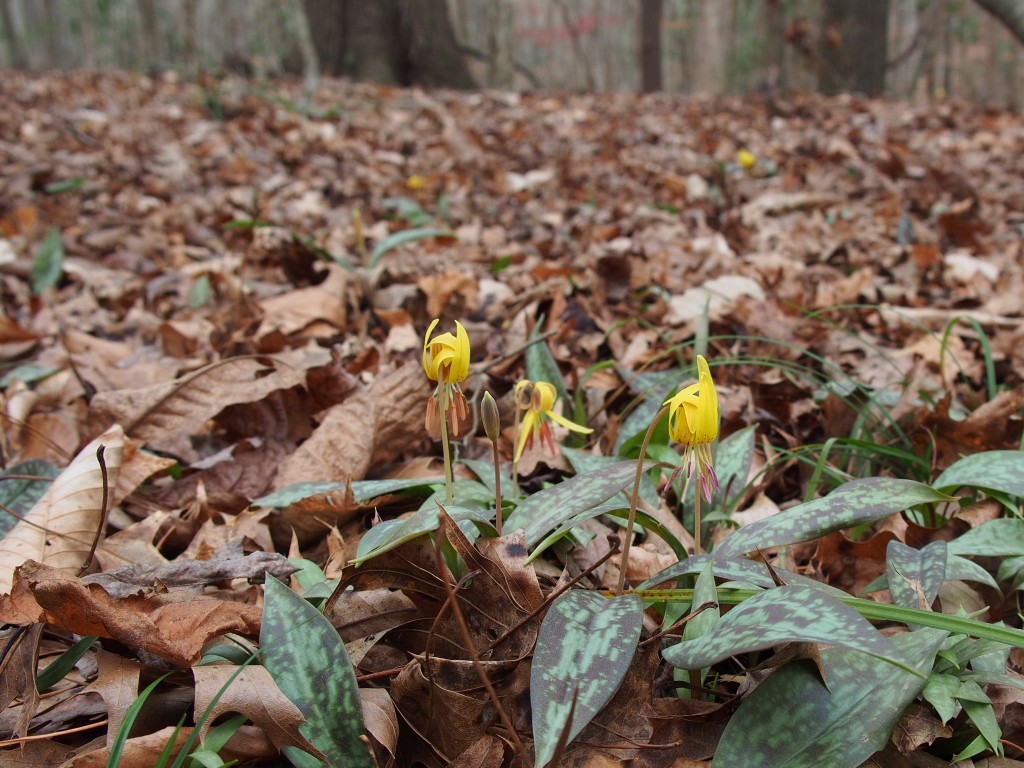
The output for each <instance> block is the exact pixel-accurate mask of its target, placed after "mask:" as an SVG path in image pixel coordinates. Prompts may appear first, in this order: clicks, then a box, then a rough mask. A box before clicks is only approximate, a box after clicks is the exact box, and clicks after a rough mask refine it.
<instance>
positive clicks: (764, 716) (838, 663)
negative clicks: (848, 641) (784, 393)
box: [712, 629, 946, 768]
mask: <svg viewBox="0 0 1024 768" xmlns="http://www.w3.org/2000/svg"><path fill="white" fill-rule="evenodd" d="M945 637H946V633H945V632H943V631H941V630H934V629H925V630H918V631H916V632H908V633H906V634H903V635H898V636H896V637H894V638H892V641H891V642H892V652H893V653H894V654H895V655H896V656H897V657H898V658H899V659H900V661H901V664H902V665H904V666H906V667H909V668H911V669H914V670H916V671H917V672H918V673H919V674H920V675H921V676H920V677H919V676H918V675H915V674H912V673H911V672H909V671H904V670H903V669H898V668H896V667H894V666H893V665H891V664H887V663H885V662H884V661H880V660H878V659H876V658H874V657H872V656H868V655H865V654H863V653H856V652H851V651H849V650H847V649H845V648H830V649H826V650H824V651H822V653H821V662H822V667H823V669H824V671H825V678H826V680H827V681H828V687H827V688H826V687H825V686H824V685H823V684H822V682H821V677H820V676H819V674H818V672H817V670H816V669H815V667H814V665H813V664H812V663H810V662H809V661H799V662H795V663H791V664H787V665H786V666H784V667H782V668H781V669H779V670H777V671H776V672H774V673H773V674H772V675H770V676H769V677H768V679H767V680H765V681H764V682H762V683H761V684H760V685H758V687H757V688H755V689H754V691H753V693H751V694H750V695H749V696H748V697H747V698H746V699H745V700H744V701H743V703H742V704H741V705H740V708H739V709H738V710H737V711H736V713H735V714H734V715H733V716H732V718H731V719H730V720H729V724H728V726H726V729H725V733H723V734H722V739H721V741H720V742H719V744H718V749H717V751H716V753H715V759H714V762H712V766H713V768H820V767H821V766H825V765H827V766H829V768H856V766H859V765H861V764H862V763H863V762H864V761H865V760H867V759H868V757H870V756H871V755H872V754H873V753H874V752H876V751H878V750H879V749H882V748H884V747H885V744H886V742H888V740H889V736H890V735H891V734H892V731H893V728H894V727H895V726H896V722H897V721H898V720H899V717H900V715H901V714H902V712H903V710H904V709H905V708H906V706H907V705H908V704H909V703H910V702H912V701H913V700H914V699H915V698H916V697H917V695H918V694H919V693H920V692H921V689H922V688H923V687H924V683H925V680H924V677H923V676H924V675H926V674H927V673H928V671H929V670H930V669H931V666H932V662H933V661H934V659H935V654H936V652H937V651H938V650H939V648H940V647H941V646H942V642H943V640H944V639H945Z"/></svg>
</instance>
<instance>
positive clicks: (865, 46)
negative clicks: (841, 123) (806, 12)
mask: <svg viewBox="0 0 1024 768" xmlns="http://www.w3.org/2000/svg"><path fill="white" fill-rule="evenodd" d="M888 30H889V0H870V2H865V0H825V2H824V7H823V13H822V20H821V47H820V57H821V74H820V76H819V78H818V87H819V88H820V90H821V91H822V92H823V93H827V94H835V93H841V92H843V91H858V92H860V93H864V94H866V95H868V96H881V95H882V93H883V92H884V90H885V63H886V60H887V59H888Z"/></svg>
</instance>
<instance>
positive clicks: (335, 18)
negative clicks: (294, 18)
mask: <svg viewBox="0 0 1024 768" xmlns="http://www.w3.org/2000/svg"><path fill="white" fill-rule="evenodd" d="M302 5H303V7H304V8H305V9H306V18H307V19H308V20H309V27H310V31H311V32H312V33H313V45H314V46H315V47H316V53H317V58H318V59H319V60H320V69H321V71H322V72H324V73H325V74H328V75H344V74H346V72H345V4H344V3H340V2H338V0H303V3H302ZM372 5H376V2H374V3H372Z"/></svg>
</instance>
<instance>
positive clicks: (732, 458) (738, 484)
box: [690, 427, 756, 510]
mask: <svg viewBox="0 0 1024 768" xmlns="http://www.w3.org/2000/svg"><path fill="white" fill-rule="evenodd" d="M755 432H756V427H746V428H745V429H741V430H739V431H738V432H733V433H732V434H731V435H729V436H728V437H725V438H723V439H722V440H721V441H720V442H719V443H718V445H717V446H716V447H715V451H714V458H715V471H716V472H717V473H718V482H719V487H720V488H721V492H720V493H721V495H722V498H721V499H718V498H715V499H713V501H714V503H715V506H717V507H721V508H722V509H726V510H729V509H732V507H733V505H734V504H736V503H737V502H738V501H739V497H740V496H741V495H742V493H743V491H744V489H745V488H746V484H747V474H748V473H749V472H750V465H751V463H752V462H753V461H754V433H755ZM690 487H691V488H694V489H695V488H696V487H697V484H696V483H690ZM727 492H728V495H726V493H727ZM716 496H717V494H716Z"/></svg>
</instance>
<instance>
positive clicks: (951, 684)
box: [921, 672, 960, 725]
mask: <svg viewBox="0 0 1024 768" xmlns="http://www.w3.org/2000/svg"><path fill="white" fill-rule="evenodd" d="M959 690H960V679H959V678H958V677H957V676H956V675H947V674H943V673H940V672H932V673H931V674H930V675H928V681H927V682H926V683H925V684H924V689H923V690H922V691H921V695H922V696H923V697H924V700H925V701H927V702H928V703H929V704H931V705H932V706H933V707H935V712H936V713H937V714H938V716H939V718H940V719H941V720H942V723H943V725H945V724H946V723H948V722H949V721H950V720H951V719H952V717H953V716H954V715H955V714H956V710H957V706H956V692H957V691H959Z"/></svg>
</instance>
